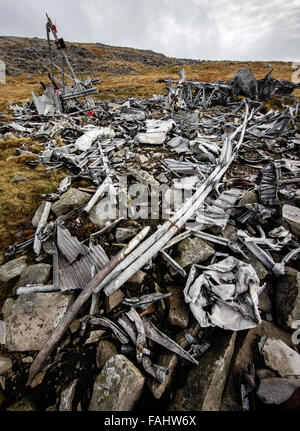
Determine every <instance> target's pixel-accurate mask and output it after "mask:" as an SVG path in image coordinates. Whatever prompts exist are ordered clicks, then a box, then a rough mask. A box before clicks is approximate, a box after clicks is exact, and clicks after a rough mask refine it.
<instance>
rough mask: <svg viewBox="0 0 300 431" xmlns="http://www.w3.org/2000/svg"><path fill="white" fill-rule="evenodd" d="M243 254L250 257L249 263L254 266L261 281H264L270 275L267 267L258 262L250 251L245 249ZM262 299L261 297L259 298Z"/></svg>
mask: <svg viewBox="0 0 300 431" xmlns="http://www.w3.org/2000/svg"><path fill="white" fill-rule="evenodd" d="M243 252H244V253H245V255H246V256H247V257H248V261H247V263H249V264H250V265H252V266H253V268H254V269H255V272H256V274H257V276H258V278H259V279H260V280H264V279H265V278H266V276H267V275H268V274H269V272H268V270H267V269H266V268H265V266H264V265H263V264H262V263H261V262H260V260H258V259H257V258H256V257H255V256H254V255H253V254H252V253H251V251H250V250H248V249H246V250H245V248H244V250H243ZM259 297H260V296H259Z"/></svg>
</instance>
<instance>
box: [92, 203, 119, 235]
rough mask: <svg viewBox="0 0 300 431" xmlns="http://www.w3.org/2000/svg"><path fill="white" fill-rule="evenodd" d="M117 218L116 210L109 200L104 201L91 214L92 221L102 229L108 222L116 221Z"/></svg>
mask: <svg viewBox="0 0 300 431" xmlns="http://www.w3.org/2000/svg"><path fill="white" fill-rule="evenodd" d="M116 218H117V216H116V208H115V207H114V206H113V205H111V202H110V200H108V199H102V200H101V201H100V202H99V203H98V204H97V205H95V206H94V208H93V209H92V210H91V212H90V214H89V219H90V221H91V222H92V223H93V224H95V225H97V226H99V227H100V228H102V227H104V226H105V224H106V222H107V221H109V220H115V219H116Z"/></svg>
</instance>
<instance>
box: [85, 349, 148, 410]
mask: <svg viewBox="0 0 300 431" xmlns="http://www.w3.org/2000/svg"><path fill="white" fill-rule="evenodd" d="M144 382H145V378H144V376H143V375H142V374H141V372H140V371H139V370H138V369H137V368H136V367H135V366H134V365H133V363H132V362H130V361H129V360H128V359H127V358H126V357H125V356H123V355H115V356H113V357H111V358H110V359H109V360H108V361H107V362H106V364H105V365H104V367H103V369H102V371H101V373H100V374H99V375H98V377H97V378H96V381H95V383H94V388H93V395H92V399H91V402H90V405H89V411H131V410H132V408H133V406H134V404H135V402H136V401H137V400H138V399H139V397H140V395H141V393H142V390H143V386H144Z"/></svg>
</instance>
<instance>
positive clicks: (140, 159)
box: [136, 154, 149, 165]
mask: <svg viewBox="0 0 300 431" xmlns="http://www.w3.org/2000/svg"><path fill="white" fill-rule="evenodd" d="M136 161H137V162H139V163H140V164H141V165H143V164H144V163H147V162H149V159H148V157H146V156H144V155H143V154H138V155H137V156H136Z"/></svg>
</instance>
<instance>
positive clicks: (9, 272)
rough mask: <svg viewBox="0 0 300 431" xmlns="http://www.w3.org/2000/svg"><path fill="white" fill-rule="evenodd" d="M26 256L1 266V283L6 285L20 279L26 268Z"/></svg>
mask: <svg viewBox="0 0 300 431" xmlns="http://www.w3.org/2000/svg"><path fill="white" fill-rule="evenodd" d="M26 259H27V257H26V256H21V257H18V258H17V259H14V260H11V261H10V262H7V263H5V264H4V265H1V266H0V283H6V282H7V281H9V280H12V279H13V278H15V277H18V276H19V275H20V274H21V273H22V272H23V271H24V269H25V268H26V266H27V264H26Z"/></svg>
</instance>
